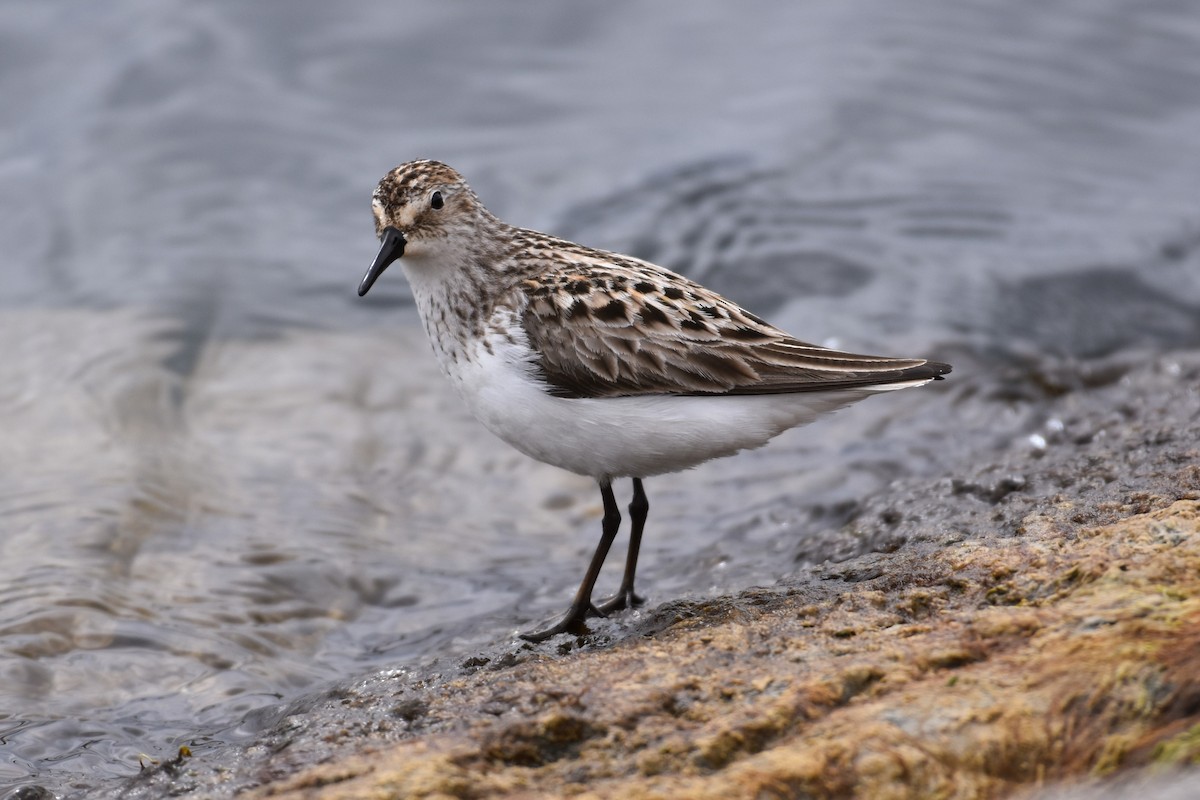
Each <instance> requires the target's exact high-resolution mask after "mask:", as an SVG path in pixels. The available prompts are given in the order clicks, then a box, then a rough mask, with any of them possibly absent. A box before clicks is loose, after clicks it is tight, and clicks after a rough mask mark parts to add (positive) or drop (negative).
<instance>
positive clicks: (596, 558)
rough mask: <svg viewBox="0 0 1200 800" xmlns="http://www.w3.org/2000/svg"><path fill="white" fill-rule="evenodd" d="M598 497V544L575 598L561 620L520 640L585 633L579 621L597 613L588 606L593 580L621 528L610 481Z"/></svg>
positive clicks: (525, 634)
mask: <svg viewBox="0 0 1200 800" xmlns="http://www.w3.org/2000/svg"><path fill="white" fill-rule="evenodd" d="M600 496H601V498H603V500H604V519H603V520H602V521H601V534H600V544H598V545H596V552H595V553H593V554H592V562H591V563H590V564H588V568H587V573H586V574H585V575H584V576H583V583H581V584H579V591H577V592H575V599H574V600H573V601H572V602H571V607H570V608H568V609H567V613H566V615H565V616H564V617H563V618H562V619H560V620H559V621H558V622H556V623H554V624H553V625H551V626H550V627H549V628H546V629H544V630H540V631H531V632H529V633H522V634H521V638H522V639H525V640H526V641H530V642H540V641H543V640H545V639H549V638H550V637H551V636H554V635H556V634H559V633H578V634H582V633H587V627H586V626H585V625H584V624H583V621H584V620H585V619H586V618H587V616H588V614H601V612H600V611H599V610H598V609H597V608H596V607H595V606H593V605H592V589H593V588H595V586H596V578H598V577H599V576H600V568H601V567H602V566H604V559H605V558H607V557H608V549H609V548H610V547H612V543H613V539H615V538H616V537H617V529H618V528H620V527H621V511H620V509H618V508H617V499H616V498H615V497H613V490H612V483H611V482H607V481H606V482H604V483H601V484H600Z"/></svg>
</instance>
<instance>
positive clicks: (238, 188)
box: [0, 0, 1200, 792]
mask: <svg viewBox="0 0 1200 800" xmlns="http://www.w3.org/2000/svg"><path fill="white" fill-rule="evenodd" d="M0 96H2V97H3V98H4V103H3V108H0V119H3V125H0V343H2V344H3V352H4V356H3V358H2V359H0V428H2V433H0V559H2V562H0V563H2V564H3V570H4V578H3V580H0V754H2V755H3V758H2V759H0V789H2V788H4V787H11V786H19V785H25V784H30V783H34V782H36V783H38V784H40V785H43V786H46V787H50V788H52V789H54V790H55V791H60V792H66V791H71V790H75V789H79V788H80V787H86V786H89V785H93V784H94V783H95V782H97V781H100V780H102V779H105V778H111V777H115V776H125V775H130V774H133V773H135V772H136V771H137V769H138V762H139V757H140V756H146V757H150V758H162V757H165V756H170V755H172V754H173V753H174V752H175V750H176V749H177V748H178V746H179V745H180V744H189V745H190V746H192V747H193V749H195V750H199V751H203V748H204V747H205V746H207V745H208V744H210V743H216V742H221V741H229V740H233V739H236V738H237V737H239V736H244V735H249V734H250V733H252V732H253V730H254V723H253V719H254V718H253V716H251V717H249V718H247V717H246V715H247V713H248V712H252V711H255V710H256V709H265V708H268V707H270V706H273V705H275V704H278V703H279V702H281V701H287V700H289V699H291V698H294V697H296V696H298V695H300V694H302V693H304V692H306V691H312V690H314V689H315V688H316V687H319V686H321V685H322V683H323V682H327V681H330V680H335V679H344V678H346V677H347V676H353V675H356V674H360V673H364V672H367V671H369V670H372V669H378V668H383V667H392V666H396V665H401V666H403V665H409V664H417V663H421V662H422V661H423V660H425V659H429V658H433V657H442V656H445V655H447V654H454V653H466V652H470V651H471V649H472V648H474V647H478V646H479V645H480V644H481V643H484V642H490V641H494V640H495V639H497V638H503V637H507V636H509V635H511V634H512V633H513V632H514V631H516V630H519V629H524V628H528V627H530V626H532V625H533V624H535V623H536V622H538V621H540V620H544V619H547V618H549V617H551V616H553V615H554V614H555V613H557V612H558V611H560V610H561V608H562V607H563V606H564V605H565V603H566V602H567V599H568V598H569V596H570V593H571V592H572V591H573V589H574V586H575V585H576V583H577V581H578V579H579V577H580V575H581V572H582V569H583V567H584V565H585V563H586V559H587V557H588V556H589V555H590V552H591V549H592V547H593V546H594V543H595V539H596V536H597V534H598V527H599V515H600V507H599V506H600V504H599V497H598V494H597V492H596V491H595V487H594V486H593V485H592V484H591V483H590V482H589V481H587V480H585V479H582V478H579V477H576V476H572V475H568V474H565V473H562V472H559V471H557V470H555V469H553V468H550V467H547V466H544V465H541V464H537V463H534V462H531V461H530V460H528V459H527V458H525V457H524V456H521V455H520V454H518V453H516V452H515V451H512V450H511V449H509V448H507V447H506V446H505V445H503V444H502V443H500V442H498V441H496V440H494V439H492V438H491V437H490V435H488V434H487V433H486V432H484V431H483V430H482V428H480V427H479V426H478V425H477V424H476V423H475V422H473V421H472V420H471V419H470V418H469V416H468V415H467V413H466V411H465V409H464V408H463V407H462V405H461V404H460V403H459V401H458V400H457V399H456V398H455V397H454V396H453V394H452V392H451V390H450V388H449V387H448V385H447V384H446V383H445V382H444V381H443V380H442V378H441V376H440V375H439V374H438V372H437V369H436V366H435V364H434V362H433V359H432V357H431V355H430V353H429V350H428V346H427V344H426V343H425V342H424V339H423V334H422V332H421V331H420V328H419V326H418V325H417V324H416V320H415V315H414V313H413V310H412V308H411V302H410V296H409V294H408V291H407V287H406V286H405V284H404V281H403V279H402V276H401V275H400V274H399V273H395V274H393V273H390V272H389V273H388V274H387V275H386V276H385V278H384V279H383V280H382V281H381V282H380V283H379V284H378V285H377V286H376V288H375V289H374V290H373V291H372V293H371V295H369V296H368V297H367V298H365V299H361V300H360V299H359V298H357V297H356V296H355V288H356V286H357V282H358V280H359V278H360V277H361V276H362V273H363V271H364V270H365V268H366V265H367V264H368V263H369V262H370V260H371V258H372V257H373V255H374V250H375V242H374V240H373V237H372V226H371V218H370V211H369V198H370V192H371V190H372V188H373V187H374V184H375V182H376V181H377V180H378V179H379V178H380V177H381V176H382V175H383V174H384V173H385V172H386V171H387V170H388V169H390V168H391V167H392V166H394V165H395V164H397V163H399V162H402V161H406V160H409V159H413V158H421V157H429V158H438V159H441V160H444V161H446V162H448V163H450V164H452V165H453V166H455V167H456V168H457V169H459V170H460V171H461V172H462V173H463V174H464V175H466V176H467V178H468V180H470V181H471V183H472V185H473V186H474V187H475V189H476V190H477V192H478V193H479V194H480V196H481V197H482V199H483V200H484V202H485V203H486V204H487V205H488V206H489V207H490V208H491V209H492V210H493V211H494V212H496V213H497V214H499V215H500V216H502V217H503V218H505V219H507V220H508V221H510V222H513V223H516V224H521V225H525V226H529V227H534V228H538V229H543V230H548V231H552V232H554V233H558V234H562V235H565V236H568V237H570V238H573V239H576V240H578V241H582V242H584V243H587V244H590V245H594V246H599V247H606V248H611V249H616V250H620V251H624V252H632V253H634V254H636V255H639V256H642V257H645V258H650V259H653V260H655V261H657V262H659V263H662V264H664V265H666V266H669V267H671V268H674V269H678V270H681V271H683V272H685V273H687V274H688V275H690V276H692V277H694V278H696V279H698V280H700V281H702V282H704V283H706V284H707V285H709V286H711V287H713V288H714V289H716V290H718V291H721V292H723V293H726V294H728V295H729V296H731V297H733V298H734V299H736V300H738V301H740V302H742V303H743V304H745V305H746V306H748V307H749V308H750V309H751V310H753V311H755V312H757V313H759V314H762V315H764V316H768V317H769V318H770V319H771V320H772V321H773V322H775V323H776V324H778V325H779V326H780V327H783V328H785V329H787V330H789V331H791V332H793V333H794V334H796V335H797V336H799V337H801V338H804V339H808V340H811V341H817V342H822V343H826V344H832V345H836V346H839V347H843V348H846V349H851V350H859V351H872V352H881V353H887V354H895V355H925V356H930V357H935V358H939V359H941V360H947V361H951V362H952V363H954V364H955V367H956V370H955V373H954V374H953V375H952V376H951V380H950V381H947V382H945V383H942V384H938V385H935V386H930V387H926V388H925V389H922V390H920V391H914V392H906V393H903V394H898V395H892V396H889V397H885V398H880V399H877V400H872V401H871V402H868V403H864V404H862V405H860V406H857V407H855V408H853V409H850V410H848V411H846V412H844V413H841V414H839V415H837V416H835V417H832V418H830V419H829V420H827V421H824V422H822V423H820V424H818V425H817V426H814V427H812V428H810V429H807V430H802V431H795V432H792V433H789V434H787V435H785V436H783V437H781V438H780V439H779V440H777V441H776V442H774V443H772V445H771V446H770V447H768V448H766V449H764V450H761V451H756V452H754V453H749V454H744V455H742V456H739V457H738V458H736V459H730V460H725V461H721V462H717V463H713V464H709V465H705V466H703V467H701V468H698V469H696V470H694V471H691V472H689V473H685V474H680V475H672V476H665V477H662V478H659V479H655V480H654V481H651V482H648V485H647V488H648V492H649V493H650V500H651V504H652V512H651V521H650V525H649V527H648V534H647V540H646V543H645V545H644V550H643V557H642V568H641V569H640V571H639V576H640V580H641V582H642V586H641V588H642V589H643V590H644V591H645V593H647V594H648V595H649V597H650V599H651V602H652V603H653V602H662V601H665V600H668V599H671V598H674V597H680V596H685V595H693V596H695V595H704V594H707V593H713V592H720V591H728V590H732V589H736V588H742V587H745V586H748V585H753V584H756V583H770V582H773V581H775V580H778V579H779V578H781V577H784V576H786V575H788V574H789V573H791V572H792V571H794V570H795V569H796V568H797V566H798V565H801V564H806V563H820V562H822V561H824V560H826V559H829V558H835V559H836V558H845V557H847V556H849V555H853V554H855V553H860V552H866V551H870V550H872V549H887V548H889V547H894V546H897V544H898V543H897V542H895V541H890V540H888V539H887V538H886V537H883V538H880V539H869V540H862V539H855V538H853V537H849V536H848V534H846V533H845V532H844V531H843V530H842V523H843V522H844V521H845V520H846V519H848V518H849V517H850V516H851V515H852V514H853V511H854V509H855V508H856V506H857V504H859V503H861V502H862V500H863V498H866V497H869V496H870V494H871V493H872V491H877V490H878V489H879V488H880V487H882V486H885V485H887V484H888V483H889V482H891V481H894V480H897V479H900V478H903V479H905V480H913V479H919V478H921V477H922V476H928V477H929V479H930V480H936V479H939V478H941V477H943V476H944V475H945V473H946V472H947V470H948V468H949V467H948V465H950V464H954V463H960V462H961V460H962V459H963V457H964V454H975V453H979V454H980V457H981V458H982V457H984V455H985V454H986V453H987V452H988V451H989V449H992V448H996V447H1000V446H1002V445H1004V446H1007V445H1009V444H1011V442H1012V440H1013V439H1014V438H1020V439H1024V438H1025V437H1027V436H1031V435H1035V434H1037V433H1038V431H1039V430H1041V427H1039V426H1042V425H1043V424H1044V423H1045V420H1038V419H1036V414H1034V413H1031V411H1030V405H1029V404H1030V403H1032V402H1034V400H1035V399H1036V391H1034V390H1035V389H1036V390H1037V391H1060V390H1061V391H1068V390H1070V389H1071V388H1072V387H1065V388H1064V387H1058V388H1057V389H1056V388H1055V387H1054V386H1052V385H1047V381H1046V379H1045V376H1046V375H1047V374H1052V373H1053V367H1054V366H1055V365H1061V364H1074V363H1078V362H1085V363H1086V362H1089V361H1091V360H1098V359H1104V358H1108V357H1111V356H1113V354H1120V353H1141V352H1146V353H1157V352H1167V351H1185V350H1196V349H1198V348H1200V254H1198V251H1200V191H1197V187H1200V11H1197V10H1196V9H1195V7H1194V4H1189V3H1183V2H1134V1H1133V0H1128V1H1127V2H1116V1H1115V0H1068V1H1067V2H1062V3H1057V4H1053V5H1048V4H1045V3H1040V2H1033V1H1032V0H1028V1H1027V2H1004V1H1002V0H991V1H989V2H984V1H983V0H975V2H949V1H947V2H928V3H919V4H914V3H908V4H897V3H894V2H889V0H873V1H872V0H853V1H852V2H845V0H819V1H818V2H810V3H804V4H768V3H750V4H745V3H742V4H736V7H735V5H733V4H726V3H720V2H715V1H714V2H695V3H689V4H687V5H686V6H680V5H675V4H672V5H666V4H653V3H649V2H616V3H606V4H603V5H602V6H601V5H597V6H591V5H584V4H570V3H557V2H555V3H552V2H541V3H536V4H523V5H522V7H521V11H520V12H519V13H518V12H516V11H514V10H512V9H510V8H503V7H500V6H495V5H490V4H489V5H481V6H471V7H467V6H460V5H455V4H438V5H433V4H422V5H417V4H403V5H394V4H378V5H374V4H367V3H362V4H337V5H336V6H335V5H332V4H324V3H317V2H310V1H307V0H306V1H304V2H286V3H285V2H264V3H254V4H241V3H233V2H215V3H208V4H195V3H184V2H180V1H179V0H153V2H151V0H119V1H118V2H110V3H104V4H82V5H81V4H71V5H68V4H58V3H46V2H43V1H42V0H27V1H25V2H22V1H21V0H12V1H11V2H8V3H6V4H4V5H3V6H0ZM1030 376H1035V377H1030ZM1050 383H1053V382H1052V381H1051V382H1050ZM627 496H628V487H627V486H621V487H619V497H620V499H621V500H622V502H626V501H627ZM620 546H622V545H621V543H619V544H618V547H620ZM602 582H603V584H604V586H603V587H602V589H603V588H607V587H608V586H610V585H615V582H616V576H615V575H614V574H608V573H606V574H605V576H604V577H603V578H602ZM244 720H249V721H244Z"/></svg>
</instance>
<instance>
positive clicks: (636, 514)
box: [596, 478, 650, 614]
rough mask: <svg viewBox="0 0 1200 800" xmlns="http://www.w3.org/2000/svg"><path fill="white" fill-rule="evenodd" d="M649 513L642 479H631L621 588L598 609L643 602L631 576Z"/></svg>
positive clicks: (615, 609) (616, 607)
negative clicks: (626, 540) (628, 527)
mask: <svg viewBox="0 0 1200 800" xmlns="http://www.w3.org/2000/svg"><path fill="white" fill-rule="evenodd" d="M649 513H650V501H649V500H647V499H646V492H645V491H643V490H642V479H641V478H634V479H633V500H632V501H631V502H630V503H629V517H630V520H631V522H632V527H631V528H630V530H629V553H628V554H627V555H626V556H625V574H624V575H623V576H622V577H621V588H620V589H617V593H616V594H614V595H613V596H612V597H610V598H608V599H607V600H605V601H604V602H602V603H600V604H599V605H597V606H596V608H598V609H599V610H600V611H602V612H604V613H606V614H607V613H608V612H610V611H620V610H621V609H623V608H633V607H635V606H640V605H641V604H642V603H643V602H645V601H644V600H643V599H642V598H640V597H638V596H637V595H636V594H634V593H633V576H634V573H636V572H637V560H638V551H639V550H640V549H641V547H642V529H643V528H645V527H646V515H648V514H649Z"/></svg>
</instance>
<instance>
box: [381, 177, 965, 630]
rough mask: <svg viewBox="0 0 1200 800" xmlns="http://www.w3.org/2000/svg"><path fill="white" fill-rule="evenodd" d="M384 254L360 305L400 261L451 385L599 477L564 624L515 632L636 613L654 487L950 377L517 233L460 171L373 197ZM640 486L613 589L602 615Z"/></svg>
mask: <svg viewBox="0 0 1200 800" xmlns="http://www.w3.org/2000/svg"><path fill="white" fill-rule="evenodd" d="M372 210H373V211H374V214H375V233H376V235H377V237H378V238H379V240H380V247H379V253H378V255H376V257H375V260H374V262H373V263H372V264H371V266H370V268H369V269H368V270H367V273H366V275H365V276H364V277H363V279H362V282H361V283H360V284H359V287H358V293H359V295H360V296H361V295H365V294H366V293H367V292H368V291H369V290H370V288H371V286H372V285H373V284H374V283H375V281H376V280H377V279H378V278H379V276H380V275H382V274H383V272H384V270H386V269H387V268H388V266H389V265H390V264H392V263H394V262H396V261H399V262H400V264H401V265H402V267H403V269H404V274H405V275H406V276H407V278H408V281H409V284H410V286H411V287H412V294H413V297H414V299H415V301H416V305H417V310H418V313H419V314H420V317H421V322H422V323H423V325H424V327H425V332H426V333H427V334H428V336H429V341H430V344H431V345H432V346H433V351H434V354H435V356H436V357H437V360H438V363H439V364H440V365H441V368H442V371H443V372H444V373H445V375H446V377H447V378H449V379H450V382H451V383H452V384H453V385H454V387H455V388H456V389H457V390H458V393H459V394H460V395H461V396H462V398H463V400H465V401H466V404H467V406H468V407H469V408H470V410H471V411H472V413H474V415H475V416H476V417H477V418H478V419H479V421H480V422H482V423H483V424H484V426H485V427H487V428H488V429H489V430H490V431H491V432H492V433H494V434H496V435H497V436H499V437H500V438H501V439H503V440H504V441H506V442H508V443H509V444H510V445H512V446H513V447H515V448H517V449H518V450H520V451H521V452H522V453H525V454H526V455H529V456H531V457H532V458H535V459H537V460H539V461H544V462H546V463H548V464H553V465H554V466H557V467H561V468H562V469H565V470H569V471H571V472H574V473H578V474H580V475H586V476H590V477H592V478H594V479H595V480H596V482H597V484H599V487H600V496H601V499H602V501H603V505H604V516H603V520H602V523H601V537H600V543H599V545H598V546H597V547H596V551H595V554H594V555H593V556H592V560H591V562H590V564H589V565H588V568H587V572H586V574H585V575H584V578H583V581H582V583H581V584H580V586H579V590H578V591H577V592H576V593H575V597H574V600H573V601H572V602H571V605H570V607H569V608H568V609H567V612H566V614H565V615H564V616H563V617H562V618H561V619H560V620H558V621H557V622H555V623H554V624H552V625H550V626H548V627H546V628H544V629H541V630H536V631H532V632H529V633H524V634H522V636H523V638H525V639H528V640H530V641H534V642H537V641H542V640H544V639H547V638H549V637H551V636H554V635H556V634H559V633H564V632H570V633H582V632H585V631H586V626H585V624H584V621H585V619H586V618H587V617H588V616H590V615H593V614H597V615H602V616H603V615H605V614H607V613H609V612H612V611H616V610H619V609H623V608H626V607H629V606H633V605H637V604H639V603H641V602H642V599H641V598H640V597H638V596H637V595H636V594H635V593H634V575H635V572H636V570H637V560H638V550H639V547H640V546H641V540H642V533H643V531H644V528H645V524H646V516H647V514H648V512H649V509H650V505H649V502H648V501H647V499H646V492H645V489H644V487H643V485H642V481H643V479H644V478H647V477H650V476H653V475H660V474H662V473H666V472H675V471H677V470H683V469H688V468H689V467H694V466H696V465H697V464H701V463H703V462H705V461H708V460H710V459H713V458H720V457H722V456H728V455H732V454H734V453H737V452H739V451H741V450H747V449H751V448H755V447H761V446H762V445H764V444H766V443H767V441H768V440H770V439H771V438H772V437H774V436H777V435H778V434H780V433H782V432H783V431H786V430H788V429H790V428H794V427H797V426H799V425H804V424H807V423H809V422H812V421H813V420H815V419H816V418H818V417H820V416H822V415H823V414H826V413H828V412H831V411H834V410H836V409H838V408H842V407H844V406H846V405H849V404H850V403H853V402H855V401H857V400H860V399H863V398H865V397H868V396H870V395H872V394H876V393H878V392H886V391H891V390H893V389H902V388H906V387H910V386H920V385H922V384H924V383H927V382H929V381H931V380H940V379H941V376H942V375H944V374H946V373H948V372H950V366H949V365H948V364H942V363H939V362H936V361H928V360H926V359H923V358H888V357H884V356H868V355H856V354H853V353H845V352H840V351H837V350H831V349H829V348H825V347H820V346H818V345H814V344H808V343H805V342H802V341H800V340H798V339H795V338H793V337H792V336H790V335H788V334H787V333H784V332H783V331H781V330H779V329H778V328H775V327H773V326H772V325H770V324H768V323H767V322H766V321H764V320H762V319H760V318H759V317H757V316H755V315H754V314H752V313H750V312H749V311H746V310H745V309H743V308H741V307H739V306H738V305H737V304H736V303H734V302H732V301H730V300H728V299H726V298H724V297H722V296H721V295H719V294H717V293H716V292H713V291H711V290H709V289H706V288H704V287H703V286H701V285H699V284H698V283H695V282H693V281H691V280H688V279H687V278H685V277H683V276H682V275H679V274H676V273H674V272H672V271H670V270H668V269H665V268H663V267H660V266H657V265H655V264H651V263H649V262H647V261H643V260H641V259H638V258H633V257H632V256H624V255H618V254H616V253H609V252H605V251H603V250H596V249H593V248H590V247H585V246H583V245H580V244H575V243H574V242H570V241H567V240H566V239H560V238H558V237H555V236H551V235H548V234H545V233H538V232H536V231H531V230H526V229H523V228H518V227H515V226H512V225H508V224H506V223H504V222H502V221H501V220H500V219H498V218H497V217H496V216H495V215H493V214H492V213H491V212H489V211H488V210H487V209H486V208H484V206H483V204H482V203H480V201H479V198H478V197H476V195H475V193H474V192H473V191H472V190H471V188H470V187H469V186H468V185H467V183H466V181H464V180H463V178H462V176H461V175H459V174H458V173H457V172H456V171H454V170H453V169H451V168H450V167H448V166H446V165H445V164H442V163H440V162H437V161H410V162H408V163H406V164H401V165H400V166H398V167H396V168H395V169H393V170H392V171H391V172H389V173H388V174H387V175H385V176H384V178H383V180H381V181H380V182H379V185H378V187H377V188H376V189H375V193H374V196H373V198H372ZM617 478H632V480H633V501H632V502H631V503H630V505H629V514H630V517H631V520H632V527H631V530H630V540H629V550H628V555H627V557H626V560H625V571H624V574H623V576H622V579H621V584H620V588H618V590H617V593H616V594H615V595H614V596H613V597H611V598H609V599H607V600H604V601H601V602H597V603H593V601H592V591H593V589H594V587H595V583H596V578H597V576H598V575H599V573H600V568H601V566H603V564H604V560H605V558H606V557H607V556H608V551H609V548H610V547H611V546H612V542H613V539H614V538H615V537H616V535H617V530H618V528H619V526H620V523H621V513H620V510H619V508H618V507H617V502H616V499H615V498H614V496H613V490H612V482H613V481H614V480H615V479H617Z"/></svg>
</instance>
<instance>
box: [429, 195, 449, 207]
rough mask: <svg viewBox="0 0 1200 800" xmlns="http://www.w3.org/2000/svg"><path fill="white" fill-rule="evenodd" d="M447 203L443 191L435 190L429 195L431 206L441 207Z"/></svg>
mask: <svg viewBox="0 0 1200 800" xmlns="http://www.w3.org/2000/svg"><path fill="white" fill-rule="evenodd" d="M444 205H446V201H445V200H443V199H442V193H441V192H434V193H433V194H432V195H430V196H429V206H430V207H431V208H441V207H442V206H444Z"/></svg>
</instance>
